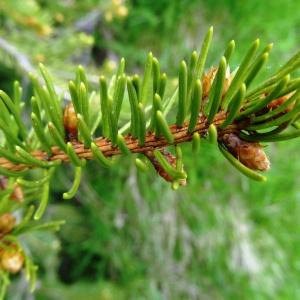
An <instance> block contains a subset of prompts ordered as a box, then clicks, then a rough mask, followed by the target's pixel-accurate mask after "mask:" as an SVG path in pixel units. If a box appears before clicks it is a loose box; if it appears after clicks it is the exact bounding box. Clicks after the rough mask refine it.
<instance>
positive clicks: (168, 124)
mask: <svg viewBox="0 0 300 300" xmlns="http://www.w3.org/2000/svg"><path fill="white" fill-rule="evenodd" d="M212 35H213V29H212V28H210V29H209V30H208V32H207V34H206V36H205V37H204V40H203V43H202V46H201V51H200V52H197V51H193V52H192V54H191V57H190V60H189V62H188V63H186V62H185V61H181V62H180V64H179V68H178V84H177V86H176V87H174V86H171V85H168V77H167V75H166V73H163V72H162V71H161V68H160V65H159V61H158V59H157V58H156V57H153V55H152V53H149V54H148V56H147V59H146V63H145V70H144V72H142V74H143V75H142V76H141V77H140V76H139V75H137V74H135V75H133V76H130V75H129V74H126V71H125V59H124V58H122V59H121V60H120V63H119V68H118V70H117V72H116V74H115V75H114V76H113V77H112V79H111V80H110V81H109V80H108V79H107V78H105V77H104V76H100V78H99V91H98V90H92V89H91V87H90V86H89V84H88V81H87V76H86V74H85V71H84V69H83V68H82V67H81V66H79V67H78V68H77V70H76V74H75V79H74V80H73V81H70V82H69V85H68V87H69V93H70V96H71V99H70V100H71V101H70V102H69V103H68V104H67V105H63V103H62V100H63V99H62V98H61V97H60V96H59V95H58V94H57V89H56V88H55V86H54V84H53V80H52V78H51V75H50V74H49V73H48V71H47V69H46V68H45V67H44V66H43V65H40V73H41V77H42V78H43V82H44V83H41V82H40V81H39V80H38V79H37V77H36V76H33V75H30V79H31V82H32V86H33V95H32V97H31V99H30V104H31V111H30V112H29V114H30V117H31V118H30V120H31V124H28V122H25V121H24V120H25V118H24V113H25V112H23V110H22V108H23V106H24V99H23V96H22V88H21V87H20V85H19V83H18V82H15V83H14V89H13V91H14V92H13V94H12V96H9V95H7V94H6V93H5V92H4V91H0V131H1V137H2V139H1V141H0V142H1V143H0V174H1V175H2V176H1V177H0V199H1V201H0V264H1V267H2V269H1V271H0V284H2V286H4V287H5V288H6V287H7V285H8V284H9V274H10V273H16V272H19V271H20V270H21V269H22V267H23V265H24V267H25V271H26V275H27V278H28V279H29V280H30V282H31V289H34V285H35V278H36V275H35V274H36V269H37V267H36V266H35V265H34V264H33V263H32V261H31V259H30V256H29V255H27V254H26V252H25V251H24V250H23V248H22V246H21V245H20V244H19V243H18V236H19V235H20V234H26V233H27V232H29V231H32V230H57V229H58V228H59V226H60V225H62V224H63V222H61V221H51V222H48V223H43V222H41V221H39V220H40V219H41V218H42V216H43V214H44V213H45V211H46V208H47V204H48V200H49V199H48V197H49V189H50V183H51V179H52V178H53V177H54V172H55V170H56V169H57V167H59V166H60V165H61V164H63V163H69V164H71V165H72V166H73V169H74V180H73V183H72V185H71V186H70V188H69V190H68V191H67V192H65V193H64V194H63V198H64V199H71V198H73V197H74V196H75V195H76V192H77V190H78V187H79V185H80V181H81V175H82V169H83V168H84V167H85V165H86V161H87V160H94V161H96V162H98V163H99V164H100V165H101V166H103V167H106V168H109V167H112V166H114V165H115V163H116V159H115V156H118V155H125V156H127V157H128V158H129V157H130V156H132V155H138V157H136V158H135V160H134V161H135V164H136V166H137V167H138V168H139V169H140V170H142V171H144V172H147V171H149V170H150V169H151V168H150V165H152V166H153V168H154V169H155V171H156V172H157V174H158V175H159V176H160V177H162V178H163V179H164V180H166V181H167V182H170V183H171V184H172V188H174V189H177V188H178V187H179V186H182V185H185V184H186V183H187V173H186V172H185V170H184V157H183V153H182V151H181V148H180V146H181V144H182V143H187V142H189V143H190V144H191V146H192V150H193V151H194V152H195V153H198V152H199V149H200V148H201V147H200V144H201V140H203V139H206V140H208V141H209V142H211V143H212V144H213V145H215V146H216V147H218V149H219V150H220V153H221V154H222V155H224V157H225V158H226V159H227V160H228V161H229V162H230V163H231V164H232V165H233V166H234V167H235V168H236V169H237V170H239V171H240V172H241V173H242V174H244V175H246V176H248V177H249V178H251V179H254V180H257V181H265V180H266V177H265V176H263V175H262V173H261V172H264V171H267V170H268V169H269V168H270V162H269V159H268V157H267V156H266V154H265V152H264V149H263V147H262V145H261V144H260V142H275V141H285V140H289V139H293V138H297V137H300V123H299V119H300V78H299V77H294V73H295V71H296V70H298V69H299V68H300V52H298V53H296V54H295V55H294V56H293V57H292V58H291V59H290V60H289V61H288V62H287V63H286V64H284V65H282V67H280V68H279V70H277V71H276V72H275V73H274V74H273V75H272V76H271V77H269V78H267V79H266V80H265V81H263V82H262V83H260V84H259V85H258V86H256V87H255V86H254V87H252V85H253V82H254V80H255V77H256V76H257V75H258V73H259V72H260V71H261V70H262V69H263V66H265V64H266V62H267V59H268V57H269V54H270V51H271V49H272V46H273V45H272V44H268V45H266V46H265V47H264V48H263V49H262V50H261V51H260V52H259V44H260V41H259V40H258V39H257V40H255V41H254V42H253V43H252V44H251V45H250V47H249V49H248V51H247V52H246V54H245V56H244V57H243V59H242V61H241V63H240V66H239V67H238V69H237V70H235V71H234V72H231V71H230V63H229V62H230V59H231V57H232V56H233V55H234V50H235V42H234V41H230V42H229V43H228V45H227V47H226V49H225V51H224V52H223V56H221V59H220V62H219V65H218V67H212V68H211V69H209V70H208V71H207V72H206V73H205V66H206V59H207V56H208V54H209V48H210V46H211V42H212ZM0 42H1V40H0ZM2 44H3V43H2ZM0 47H1V43H0ZM170 90H171V92H170ZM126 110H127V111H126ZM128 110H130V114H129V113H128ZM23 118H24V120H23ZM27 119H28V118H27ZM169 148H174V151H173V153H172V151H169V150H170V149H169ZM199 159H200V158H199ZM32 169H40V170H42V177H41V178H36V175H34V172H32V173H31V170H32ZM37 195H38V197H37ZM36 198H39V202H38V203H37V207H35V206H34V205H32V202H33V201H36V200H37V199H36ZM24 200H26V201H24ZM27 203H30V206H29V207H27ZM20 208H23V218H21V220H20V221H19V222H18V223H17V222H16V220H15V219H14V217H13V215H12V212H14V211H15V210H17V209H20ZM37 221H38V223H36V222H37ZM11 257H12V258H13V259H14V261H15V262H17V264H15V265H13V266H12V265H11V264H8V262H9V260H8V258H11ZM5 288H4V289H3V290H1V289H0V299H1V297H2V298H3V297H4V290H5Z"/></svg>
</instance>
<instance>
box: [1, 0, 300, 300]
mask: <svg viewBox="0 0 300 300" xmlns="http://www.w3.org/2000/svg"><path fill="white" fill-rule="evenodd" d="M299 9H300V2H298V1H292V0H274V1H272V2H269V1H259V0H250V1H246V2H244V1H243V2H242V1H234V0H222V1H220V0H217V1H216V0H206V1H203V0H181V1H180V0H172V1H171V0H162V1H151V0H131V1H121V0H120V1H118V0H115V1H114V0H112V1H109V0H102V1H101V0H86V1H79V0H73V1H67V0H61V1H58V0H2V1H0V25H1V26H0V88H2V89H5V90H9V89H10V87H11V83H12V81H13V80H14V79H16V78H21V79H22V80H23V84H24V86H25V87H27V89H28V90H29V89H30V86H29V85H28V80H27V73H26V72H27V71H32V72H35V69H36V66H37V63H38V62H43V63H44V64H45V65H46V66H47V67H48V68H49V69H50V70H51V72H52V74H53V75H54V76H55V80H56V83H57V86H58V87H61V88H64V86H63V82H67V79H70V78H71V77H72V71H73V70H74V69H75V67H76V66H77V64H79V63H80V64H82V65H84V66H85V67H86V69H87V70H88V72H87V73H88V74H89V75H90V77H89V81H90V82H91V84H96V83H97V78H98V76H99V74H100V73H106V74H110V73H111V72H112V71H113V70H114V68H115V67H116V59H118V58H119V57H121V56H124V57H126V59H127V61H128V62H129V65H128V66H127V68H128V71H130V72H139V69H140V67H141V65H142V64H144V59H145V56H146V53H147V51H148V50H152V51H153V52H154V53H155V55H156V56H157V57H159V58H160V59H161V62H162V66H163V68H164V69H167V70H168V71H169V72H171V73H172V72H173V74H176V73H177V67H178V66H177V65H175V64H174V62H178V61H179V60H180V59H181V58H184V57H187V55H188V53H190V52H191V50H193V49H194V48H196V47H198V45H199V43H200V41H201V39H202V36H203V33H204V32H205V31H206V29H207V27H208V26H210V25H214V27H215V32H216V34H215V36H216V37H215V39H214V42H213V47H212V48H213V49H212V50H213V51H212V54H211V56H210V57H209V61H210V63H215V59H216V58H217V57H218V56H217V55H219V54H220V52H221V50H222V49H224V45H225V44H226V43H227V41H228V40H230V39H232V38H234V39H235V40H236V43H237V51H236V53H235V56H234V58H233V59H234V61H235V62H237V61H238V60H239V59H240V56H241V55H242V54H243V53H244V52H245V49H246V48H247V47H248V46H249V43H250V42H251V41H252V40H254V39H255V38H256V37H260V38H261V39H262V40H263V41H264V42H266V43H267V42H274V43H275V47H274V49H273V53H272V55H271V58H270V60H269V67H268V68H269V70H273V69H274V68H275V67H277V62H278V59H279V58H280V61H284V59H281V58H285V59H286V58H287V57H288V56H289V55H290V54H292V53H294V51H295V50H296V49H299V44H300V41H299V39H300V35H299V30H300V29H299V28H300V27H299V17H298V11H299ZM6 43H8V44H9V45H10V46H11V47H13V50H14V51H12V48H9V49H8V50H7V47H5V45H7V44H6ZM20 58H21V60H20ZM24 58H25V59H27V60H28V61H25V62H26V64H24ZM27 63H29V65H28V66H29V70H28V66H27ZM299 146H300V142H299V141H297V140H295V141H292V142H290V143H287V144H284V145H281V144H276V145H275V146H272V147H269V148H268V149H267V152H268V154H269V155H270V157H271V161H272V165H273V166H272V170H271V171H270V172H269V174H268V178H269V180H268V182H267V183H265V184H262V183H255V182H250V181H249V180H248V179H247V178H244V177H241V175H240V174H239V173H238V172H235V171H234V170H232V168H231V167H230V166H229V165H228V163H227V162H226V161H224V160H223V159H222V157H220V155H218V154H217V151H216V150H215V149H214V148H213V147H212V146H211V145H208V144H206V143H203V145H202V147H203V149H202V151H201V152H200V154H199V157H195V156H194V155H192V154H191V153H189V152H190V150H189V149H188V148H187V147H186V148H184V151H185V152H186V155H185V157H186V158H187V159H186V161H185V164H186V167H187V169H188V170H189V174H190V175H189V183H188V186H187V187H185V188H182V189H181V190H179V191H177V192H174V191H172V190H171V189H170V187H169V185H168V184H166V183H165V182H163V181H162V180H161V179H159V178H156V176H155V174H142V173H139V172H138V171H136V169H135V168H134V167H132V163H131V162H130V161H128V160H126V159H124V158H123V159H121V160H120V163H119V167H114V168H112V169H110V170H106V169H101V168H99V167H98V166H95V165H94V164H93V163H90V164H89V166H88V168H87V169H86V170H85V174H84V180H83V182H82V185H81V187H80V191H79V193H78V195H77V197H76V199H75V200H74V201H72V202H67V201H62V199H61V193H62V190H64V189H65V187H67V186H69V185H70V182H71V179H70V182H68V181H67V179H66V178H68V176H67V175H68V172H69V170H68V169H67V168H66V169H64V170H62V171H61V174H58V176H57V179H56V181H55V182H53V186H52V196H51V201H52V202H51V205H50V207H49V209H48V213H47V217H48V218H52V217H54V216H55V218H58V219H59V218H63V219H66V220H67V224H66V225H65V226H64V227H63V228H62V230H61V231H60V232H59V233H58V234H55V235H54V234H43V235H41V234H32V236H30V238H29V239H26V241H24V245H25V246H26V247H27V248H28V249H30V251H31V252H32V253H33V254H34V257H36V262H37V263H38V264H39V265H40V270H39V283H38V288H37V291H36V293H35V295H34V296H33V297H35V299H37V300H56V299H65V300H68V299H72V300H76V299H85V300H96V299H97V300H98V299H103V300H104V299H105V300H106V299H107V300H110V299H151V300H160V299H300V288H299V284H298V283H299V280H300V251H299V250H300V238H299V236H300V235H299V230H300V227H299V225H300V224H299V214H300V205H299V195H300V190H299V179H298V176H297V175H298V171H299V170H300V160H299V159H298V149H299ZM25 285H26V283H25V280H24V278H23V276H19V277H16V278H15V281H14V285H13V286H12V287H11V289H10V295H9V296H8V298H7V299H32V298H31V297H32V296H31V295H28V294H27V292H26V288H25Z"/></svg>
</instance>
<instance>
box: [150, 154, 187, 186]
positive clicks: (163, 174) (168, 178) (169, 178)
mask: <svg viewBox="0 0 300 300" xmlns="http://www.w3.org/2000/svg"><path fill="white" fill-rule="evenodd" d="M160 152H161V153H162V154H163V155H164V157H165V159H166V160H167V161H168V163H169V164H170V165H172V166H173V167H174V168H176V157H175V156H174V155H173V154H172V153H170V152H168V151H166V150H165V149H162V150H160ZM145 156H146V157H147V158H148V159H149V160H150V162H151V163H152V165H153V167H154V169H155V170H156V172H157V173H158V175H159V176H161V177H162V178H163V179H165V180H166V181H168V182H173V181H174V178H173V177H172V176H171V175H169V174H168V173H167V172H166V171H165V170H164V168H163V167H162V166H161V165H160V164H159V162H158V161H157V159H156V158H155V156H154V154H153V152H152V151H147V152H145ZM179 184H180V185H181V186H185V185H186V179H180V180H179Z"/></svg>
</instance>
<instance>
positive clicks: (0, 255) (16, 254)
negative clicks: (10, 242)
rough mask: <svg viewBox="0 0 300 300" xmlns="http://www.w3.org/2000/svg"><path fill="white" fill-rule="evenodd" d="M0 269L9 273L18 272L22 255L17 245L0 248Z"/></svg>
mask: <svg viewBox="0 0 300 300" xmlns="http://www.w3.org/2000/svg"><path fill="white" fill-rule="evenodd" d="M0 264H1V269H3V270H5V271H7V272H9V273H13V274H15V273H17V272H19V271H20V270H21V269H22V267H23V264H24V255H23V253H22V251H21V250H20V249H17V247H11V248H6V249H2V250H1V252H0Z"/></svg>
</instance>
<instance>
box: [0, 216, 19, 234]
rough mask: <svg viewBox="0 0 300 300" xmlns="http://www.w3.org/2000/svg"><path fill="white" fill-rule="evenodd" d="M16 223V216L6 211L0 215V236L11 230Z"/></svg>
mask: <svg viewBox="0 0 300 300" xmlns="http://www.w3.org/2000/svg"><path fill="white" fill-rule="evenodd" d="M15 224H16V218H15V217H14V216H13V215H12V214H10V213H6V214H3V215H2V216H1V217H0V237H2V236H3V235H5V234H7V233H9V232H11V231H12V230H13V228H14V227H15Z"/></svg>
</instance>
